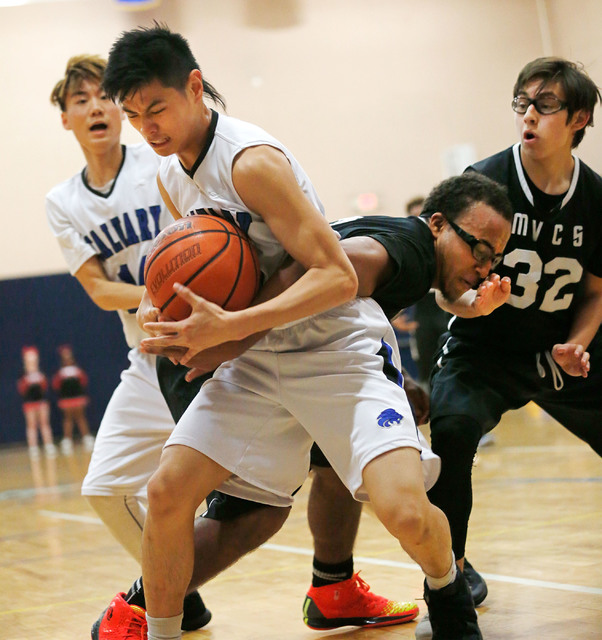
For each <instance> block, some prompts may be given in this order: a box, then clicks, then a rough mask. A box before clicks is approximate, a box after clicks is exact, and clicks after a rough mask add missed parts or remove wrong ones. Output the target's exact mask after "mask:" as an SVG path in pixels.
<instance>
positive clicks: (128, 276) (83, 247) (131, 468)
mask: <svg viewBox="0 0 602 640" xmlns="http://www.w3.org/2000/svg"><path fill="white" fill-rule="evenodd" d="M122 149H123V161H122V164H121V167H120V168H119V171H118V173H117V176H116V177H115V179H114V181H113V183H112V184H110V185H107V187H106V189H105V190H103V191H102V192H101V191H98V190H96V189H93V188H92V187H90V185H89V184H88V182H87V180H86V170H85V169H84V170H82V171H81V172H80V173H78V174H76V175H75V176H73V177H72V178H70V179H69V180H66V181H64V182H62V183H61V184H59V185H57V186H56V187H54V188H53V189H52V190H51V191H50V192H49V193H48V195H47V197H46V211H47V215H48V221H49V224H50V228H51V229H52V231H53V233H54V234H55V236H56V237H57V239H58V242H59V245H60V247H61V250H62V252H63V255H64V256H65V260H66V261H67V265H68V267H69V271H70V272H71V274H75V273H77V271H78V270H79V269H80V268H81V266H82V265H83V264H84V263H85V262H86V261H87V260H89V259H90V258H92V257H93V256H98V257H99V259H100V261H101V263H102V266H103V269H104V272H105V274H106V276H107V278H108V279H109V280H110V281H112V282H126V283H128V284H134V285H140V284H142V283H143V273H144V262H145V258H146V254H147V253H148V251H149V250H150V247H151V245H152V242H153V240H154V238H155V237H156V236H157V234H158V233H159V232H160V231H161V230H162V229H163V228H164V227H165V226H167V225H168V224H169V223H170V222H173V218H172V216H171V214H170V212H169V210H168V208H167V207H166V206H165V204H164V202H163V200H162V198H161V195H160V193H159V188H158V186H157V171H158V168H159V162H160V159H159V156H157V155H156V154H155V152H154V151H153V150H152V149H151V148H150V147H149V146H148V145H147V144H137V145H128V146H123V147H122ZM134 312H135V309H134V310H132V312H131V313H130V312H129V311H128V310H120V311H119V315H120V317H121V320H122V323H123V329H124V333H125V337H126V341H127V343H128V345H129V346H130V347H132V348H131V349H130V352H129V354H128V358H129V360H130V366H129V367H128V368H127V369H126V370H125V371H123V372H122V373H121V382H120V383H119V385H118V387H117V388H116V389H115V391H114V392H113V395H112V397H111V400H110V401H109V404H108V405H107V408H106V411H105V413H104V416H103V418H102V422H101V424H100V427H99V429H98V433H97V436H96V442H95V444H94V451H93V452H92V458H91V460H90V465H89V467H88V473H87V475H86V477H85V479H84V482H83V484H82V494H83V495H86V496H125V497H126V498H127V497H129V496H136V497H138V498H144V497H145V496H146V484H147V482H148V480H149V478H150V476H151V475H152V473H153V472H154V471H155V469H156V468H157V466H158V464H159V458H160V455H161V449H162V447H163V444H164V442H165V440H166V439H167V437H168V436H169V434H170V433H171V431H172V430H173V428H174V421H173V418H172V416H171V413H170V412H169V409H168V407H167V404H166V402H165V399H164V398H163V395H162V394H161V389H160V387H159V381H158V379H157V372H156V368H155V364H156V356H152V355H148V354H144V353H142V352H141V351H140V350H139V349H138V344H139V342H140V340H141V339H142V338H143V337H144V336H145V334H144V333H143V332H142V331H141V329H140V328H139V327H138V325H137V323H136V316H135V313H134ZM91 339H93V336H91ZM119 504H120V505H122V507H121V508H122V509H123V513H122V517H121V519H119V518H120V517H119V515H117V516H111V518H112V519H113V520H115V518H117V520H119V521H120V522H124V521H125V522H127V521H128V518H130V519H132V518H134V519H135V516H134V514H133V512H130V511H129V510H128V509H129V507H127V500H123V501H121V502H120V503H119ZM128 514H129V515H128ZM105 517H106V514H104V516H103V518H105ZM105 521H106V520H105ZM131 529H132V530H133V531H134V532H135V531H139V530H141V523H140V522H137V521H135V522H134V523H133V527H131ZM135 535H136V534H134V537H135ZM140 535H141V534H140ZM118 538H119V540H120V541H121V542H122V544H123V540H122V538H121V537H119V536H118ZM126 546H127V545H126Z"/></svg>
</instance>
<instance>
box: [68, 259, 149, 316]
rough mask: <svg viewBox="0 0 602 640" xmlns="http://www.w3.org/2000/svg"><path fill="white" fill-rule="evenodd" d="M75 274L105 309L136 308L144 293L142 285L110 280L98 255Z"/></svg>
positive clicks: (97, 302) (96, 302)
mask: <svg viewBox="0 0 602 640" xmlns="http://www.w3.org/2000/svg"><path fill="white" fill-rule="evenodd" d="M74 275H75V277H76V278H77V280H78V281H79V283H80V284H81V285H82V287H83V288H84V289H85V291H86V293H87V294H88V295H89V296H90V298H92V300H93V301H94V303H95V304H96V305H98V306H99V307H100V308H101V309H104V310H105V311H115V310H117V309H136V308H137V307H138V305H139V304H140V300H141V298H142V294H143V293H144V287H142V286H137V285H134V284H127V283H126V282H113V281H112V280H109V279H108V278H107V275H106V273H105V272H104V269H103V268H102V264H101V262H100V260H99V258H97V257H96V256H93V257H92V258H90V259H88V260H86V262H84V264H83V265H82V266H81V267H80V268H79V269H78V270H77V271H76V273H75V274H74Z"/></svg>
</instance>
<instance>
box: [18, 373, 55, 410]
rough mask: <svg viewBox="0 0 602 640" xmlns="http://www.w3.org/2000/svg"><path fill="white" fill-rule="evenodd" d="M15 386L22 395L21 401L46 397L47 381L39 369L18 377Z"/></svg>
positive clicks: (40, 399)
mask: <svg viewBox="0 0 602 640" xmlns="http://www.w3.org/2000/svg"><path fill="white" fill-rule="evenodd" d="M17 388H18V390H19V393H20V394H21V395H22V396H23V402H24V403H25V404H27V403H29V402H40V401H42V400H44V399H45V397H46V390H47V388H48V381H47V379H46V376H45V375H44V374H43V373H42V372H41V371H32V372H31V373H26V374H25V375H23V376H22V377H21V378H19V380H18V382H17Z"/></svg>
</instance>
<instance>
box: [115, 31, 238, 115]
mask: <svg viewBox="0 0 602 640" xmlns="http://www.w3.org/2000/svg"><path fill="white" fill-rule="evenodd" d="M194 69H199V70H200V67H199V65H198V63H197V61H196V60H195V58H194V56H193V54H192V51H191V50H190V46H189V44H188V41H187V40H186V38H184V37H183V36H182V35H180V34H179V33H173V32H172V31H170V30H169V27H167V25H164V24H160V23H158V22H155V23H154V26H152V27H138V28H137V29H132V30H131V31H124V32H123V33H122V34H121V36H120V37H119V38H118V39H117V40H116V41H115V42H114V43H113V46H112V47H111V51H110V53H109V60H108V63H107V68H106V70H105V75H104V81H103V89H104V90H105V91H106V93H107V96H108V97H109V98H111V100H119V101H120V102H122V101H123V100H124V99H126V98H127V97H128V96H131V95H132V94H134V93H136V91H138V90H139V89H140V87H142V86H144V85H146V84H149V83H150V82H153V81H154V80H158V81H159V82H160V83H161V84H162V85H163V86H165V87H170V88H173V89H177V90H178V91H183V90H184V88H185V87H186V82H187V81H188V77H189V75H190V72H191V71H193V70H194ZM203 91H204V93H205V94H206V95H207V96H209V97H210V98H211V99H212V100H213V102H215V103H216V104H218V105H220V106H221V107H223V108H224V109H225V108H226V102H225V100H224V98H223V97H222V96H221V95H220V94H219V93H218V91H217V90H216V89H215V88H214V87H213V86H212V85H211V84H210V83H209V82H207V81H206V80H205V78H203Z"/></svg>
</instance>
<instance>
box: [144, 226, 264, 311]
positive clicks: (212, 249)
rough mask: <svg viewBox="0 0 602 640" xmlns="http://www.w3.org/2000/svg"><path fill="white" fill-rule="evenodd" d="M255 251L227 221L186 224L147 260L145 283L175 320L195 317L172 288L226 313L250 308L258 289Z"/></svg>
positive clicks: (164, 236) (158, 242)
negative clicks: (186, 291) (177, 285)
mask: <svg viewBox="0 0 602 640" xmlns="http://www.w3.org/2000/svg"><path fill="white" fill-rule="evenodd" d="M259 281H260V271H259V261H258V259H257V253H256V251H255V247H254V246H253V244H252V243H251V241H250V240H249V238H248V237H247V236H246V235H245V233H244V232H243V231H242V230H241V229H240V228H239V227H238V226H237V225H234V224H231V223H230V222H228V221H227V220H224V219H223V218H218V217H217V216H210V215H199V216H190V217H187V218H181V219H180V220H177V221H176V222H173V223H172V224H170V225H169V226H167V227H165V229H163V231H161V233H160V234H159V235H158V236H157V237H156V238H155V241H154V243H153V246H152V248H151V250H150V252H149V253H148V255H147V256H146V263H145V265H144V283H145V285H146V289H147V291H148V293H149V296H150V298H151V300H152V301H153V304H154V305H155V306H156V307H158V308H159V309H161V312H162V313H163V314H165V315H167V316H169V317H170V318H172V319H173V320H182V319H183V318H186V317H187V316H188V315H189V314H190V306H189V305H188V304H187V303H186V302H184V300H183V299H182V298H180V297H179V296H178V295H176V293H175V291H174V290H173V285H174V284H175V283H176V282H179V283H180V284H183V285H185V286H186V287H188V288H189V289H190V290H191V291H193V292H194V293H196V294H197V295H199V296H201V297H203V298H205V299H207V300H210V301H211V302H215V304H218V305H219V306H220V307H222V308H223V309H227V310H228V311H236V310H238V309H245V308H246V307H248V306H249V304H250V303H251V301H252V300H253V298H254V297H255V295H256V294H257V290H258V289H259Z"/></svg>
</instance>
